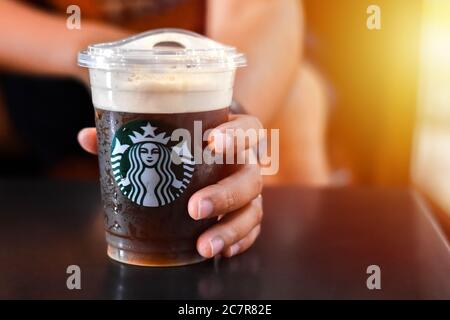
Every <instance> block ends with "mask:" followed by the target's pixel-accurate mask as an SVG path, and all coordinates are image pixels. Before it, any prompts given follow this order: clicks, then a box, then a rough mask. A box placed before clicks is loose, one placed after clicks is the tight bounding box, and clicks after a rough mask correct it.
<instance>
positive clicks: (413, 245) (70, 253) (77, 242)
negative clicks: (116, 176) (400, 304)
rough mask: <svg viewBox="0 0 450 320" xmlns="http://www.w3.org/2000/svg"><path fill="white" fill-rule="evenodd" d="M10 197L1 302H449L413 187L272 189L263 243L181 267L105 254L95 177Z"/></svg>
mask: <svg viewBox="0 0 450 320" xmlns="http://www.w3.org/2000/svg"><path fill="white" fill-rule="evenodd" d="M0 200H1V205H0V208H1V209H0V217H1V220H0V221H1V223H0V298H8V299H9V298H12V299H17V298H38V299H42V298H62V299H74V298H87V299H91V298H94V299H97V298H105V299H109V298H112V299H126V298H149V299H153V298H158V299H159V298H163V299H204V298H205V299H311V298H319V299H355V298H356V299H360V298H364V299H366V298H367V299H382V298H387V299H409V298H412V299H416V298H417V299H434V298H437V299H450V251H449V245H448V243H447V242H446V240H445V238H444V237H443V235H442V233H441V232H440V230H439V228H438V227H437V225H436V223H435V221H434V219H433V217H432V214H431V213H430V211H429V210H428V209H427V207H426V205H425V204H424V203H423V201H422V200H421V198H420V197H419V196H418V195H417V194H415V193H414V192H413V191H411V190H407V189H370V188H341V189H305V188H299V187H277V188H267V189H266V190H265V192H264V206H265V220H264V224H263V229H262V233H261V236H260V238H259V240H258V241H257V243H256V244H255V246H254V247H253V248H251V249H250V250H249V251H248V252H247V253H245V254H243V255H240V256H238V257H235V258H232V259H220V258H219V259H215V260H210V261H207V262H204V263H200V264H197V265H193V266H186V267H177V268H143V267H132V266H125V265H121V264H119V263H116V262H113V261H111V260H109V259H108V258H107V257H106V254H105V242H104V239H103V236H104V235H103V230H102V218H101V214H99V192H98V185H97V184H95V183H87V182H61V181H60V182H55V181H17V180H13V181H5V180H2V181H0ZM69 265H78V266H79V267H80V268H81V286H82V290H68V289H67V287H66V279H67V277H68V276H69V275H68V274H66V268H67V267H68V266H69ZM370 265H377V266H379V267H380V269H381V290H376V289H375V290H369V289H368V288H367V285H366V281H367V278H368V277H369V274H367V273H366V271H367V267H368V266H370Z"/></svg>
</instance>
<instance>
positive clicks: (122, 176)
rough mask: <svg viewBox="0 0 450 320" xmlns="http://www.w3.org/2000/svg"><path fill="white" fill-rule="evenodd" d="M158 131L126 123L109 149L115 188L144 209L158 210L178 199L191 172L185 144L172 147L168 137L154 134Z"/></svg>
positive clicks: (143, 123)
mask: <svg viewBox="0 0 450 320" xmlns="http://www.w3.org/2000/svg"><path fill="white" fill-rule="evenodd" d="M157 129H158V128H157V127H154V126H152V125H151V124H150V122H148V121H139V120H138V121H132V122H129V123H127V124H125V125H124V126H122V127H121V128H120V129H119V130H117V132H116V134H115V136H114V139H113V143H112V146H111V168H112V172H113V176H114V179H115V181H116V182H117V185H118V186H119V188H120V190H121V192H122V193H123V195H124V196H126V197H127V198H128V199H130V200H131V201H133V202H134V203H137V204H139V205H142V206H145V207H160V206H164V205H166V204H168V203H171V202H172V201H174V200H175V199H177V198H178V197H179V196H180V195H181V194H182V193H183V192H184V190H185V189H186V188H187V185H188V184H189V182H190V181H191V178H192V174H193V172H194V158H193V156H192V154H191V152H190V151H189V149H188V148H187V146H186V143H185V142H182V143H180V144H178V145H175V146H172V147H171V146H170V141H169V139H170V136H166V133H165V132H160V133H158V134H157V133H156V132H155V131H156V130H157ZM175 158H178V159H177V161H174V159H175ZM176 163H178V164H176Z"/></svg>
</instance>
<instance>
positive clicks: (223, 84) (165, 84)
mask: <svg viewBox="0 0 450 320" xmlns="http://www.w3.org/2000/svg"><path fill="white" fill-rule="evenodd" d="M90 80H91V90H92V100H93V103H94V106H95V107H96V108H99V109H104V110H110V111H120V112H133V113H186V112H203V111H210V110H217V109H221V108H225V107H228V106H229V105H230V104H231V99H232V94H233V80H234V71H220V72H219V71H217V72H210V71H208V72H192V71H190V72H178V73H176V72H171V73H152V72H150V71H148V70H129V71H105V70H98V69H97V70H90Z"/></svg>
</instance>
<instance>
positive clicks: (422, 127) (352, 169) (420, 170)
mask: <svg viewBox="0 0 450 320" xmlns="http://www.w3.org/2000/svg"><path fill="white" fill-rule="evenodd" d="M69 2H70V1H69ZM75 2H76V1H75ZM61 3H62V4H61V5H66V4H65V3H64V1H61ZM303 3H304V10H305V20H306V43H305V55H306V57H307V59H308V60H309V61H311V62H312V63H313V64H314V66H315V67H316V68H317V69H318V70H319V72H320V74H321V76H322V77H323V79H324V80H325V83H326V86H327V90H328V95H329V99H330V109H329V112H328V125H327V148H328V156H329V161H330V165H331V168H332V175H333V183H334V184H335V185H338V186H343V185H364V186H382V187H404V186H410V185H413V186H415V187H416V188H417V189H418V190H420V191H421V192H422V193H423V194H424V195H425V196H426V197H427V199H428V200H429V201H430V203H431V204H432V206H433V208H434V209H435V211H436V212H437V213H438V218H439V221H440V222H441V224H442V226H443V227H444V229H445V230H446V232H447V235H449V234H450V0H423V1H422V0H372V1H366V0H339V1H334V0H320V1H317V0H306V1H304V2H303ZM372 4H375V5H378V6H379V7H380V8H381V30H368V28H367V27H366V20H367V18H368V14H366V10H367V8H368V6H369V5H372ZM189 15H190V11H185V12H184V15H183V16H179V17H175V19H177V20H176V21H177V24H178V25H179V26H181V27H182V26H183V21H184V20H183V19H186V17H189ZM155 23H156V22H155ZM0 72H1V74H0V176H1V177H2V178H16V177H32V178H37V177H59V178H70V179H95V178H96V175H97V172H96V170H97V169H96V159H95V157H93V156H88V155H85V154H84V153H83V152H82V151H81V149H80V148H79V147H78V146H77V145H76V132H77V131H78V129H79V128H81V127H82V126H91V125H93V112H92V119H91V118H80V119H78V120H79V121H78V123H79V128H72V130H69V132H68V133H67V135H66V136H69V137H72V138H73V139H65V140H61V141H60V140H58V139H57V138H55V140H54V141H51V142H50V143H55V144H57V145H58V146H59V147H58V148H57V149H56V152H65V150H66V149H74V148H75V149H76V148H78V149H77V150H79V152H75V153H74V154H73V155H71V157H68V158H67V159H65V161H63V162H58V163H54V162H53V161H52V156H51V155H44V156H42V155H40V156H39V157H38V156H37V153H38V152H39V151H38V150H39V148H38V147H37V146H33V145H30V144H29V143H28V137H27V136H26V134H23V133H19V132H26V130H20V129H21V127H30V126H38V127H39V128H40V129H42V131H48V130H51V129H52V122H51V121H50V120H49V121H48V122H46V121H43V122H39V123H37V122H35V121H33V117H28V118H30V119H31V120H26V121H24V120H22V118H21V114H20V113H17V112H16V113H15V112H14V110H12V109H10V108H8V107H7V106H8V103H9V101H10V99H13V98H14V99H20V98H24V92H26V90H27V87H26V86H25V87H22V88H23V90H20V91H19V92H17V90H16V92H15V91H14V90H13V89H11V87H8V86H9V85H11V83H14V81H16V83H18V82H17V81H19V83H20V81H22V80H23V79H21V76H20V75H17V74H14V73H10V72H9V73H6V72H2V71H1V70H0ZM46 81H48V80H43V81H42V82H41V86H40V87H39V88H34V89H30V90H38V91H39V90H40V91H39V92H41V94H42V95H43V99H41V100H40V101H45V97H44V95H45V94H46V93H45V91H46V90H45V88H46V86H47V85H50V84H49V83H47V82H46ZM68 81H70V80H68ZM76 90H84V89H76ZM2 92H3V94H2ZM5 92H9V94H8V95H7V96H6V95H5V94H4V93H5ZM11 92H12V93H11ZM52 94H60V95H63V96H64V95H67V94H70V95H71V96H77V94H78V93H77V91H74V92H70V93H67V92H63V91H56V92H55V91H53V92H52ZM80 96H81V95H80ZM78 102H79V101H77V100H76V99H75V100H74V101H71V102H70V103H73V104H74V105H76V104H77V103H78ZM83 103H85V101H83ZM50 107H51V108H54V112H56V113H58V112H61V113H63V114H64V116H72V117H77V116H78V114H77V113H76V112H74V114H72V115H71V114H66V113H65V112H66V110H68V108H65V107H64V106H60V107H58V106H56V107H55V106H46V105H41V104H40V102H36V105H34V106H33V108H31V110H30V112H31V113H36V112H39V110H40V109H41V108H50ZM75 110H76V108H75ZM41 143H49V142H48V141H44V140H42V142H41ZM282 154H283V150H281V156H282ZM46 157H47V158H46Z"/></svg>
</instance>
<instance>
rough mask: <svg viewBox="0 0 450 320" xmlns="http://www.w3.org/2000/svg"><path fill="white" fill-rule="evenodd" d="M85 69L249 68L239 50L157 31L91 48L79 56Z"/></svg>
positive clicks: (182, 32) (185, 34)
mask: <svg viewBox="0 0 450 320" xmlns="http://www.w3.org/2000/svg"><path fill="white" fill-rule="evenodd" d="M78 64H79V65H80V66H82V67H87V68H91V69H102V70H126V69H128V68H130V67H131V68H134V67H136V68H150V69H152V70H155V71H162V72H164V71H171V72H173V71H197V70H198V71H202V72H203V71H211V72H214V71H223V70H234V69H235V68H237V67H242V66H245V65H246V59H245V57H244V55H243V54H241V53H238V52H237V50H236V48H234V47H229V46H226V45H223V44H220V43H218V42H216V41H213V40H211V39H209V38H207V37H204V36H201V35H199V34H197V33H194V32H190V31H185V30H181V29H157V30H153V31H148V32H144V33H141V34H138V35H135V36H132V37H129V38H126V39H123V40H119V41H115V42H109V43H100V44H94V45H90V46H89V47H88V48H87V49H86V50H84V51H81V52H80V53H79V54H78Z"/></svg>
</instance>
